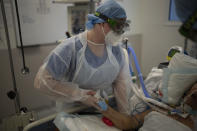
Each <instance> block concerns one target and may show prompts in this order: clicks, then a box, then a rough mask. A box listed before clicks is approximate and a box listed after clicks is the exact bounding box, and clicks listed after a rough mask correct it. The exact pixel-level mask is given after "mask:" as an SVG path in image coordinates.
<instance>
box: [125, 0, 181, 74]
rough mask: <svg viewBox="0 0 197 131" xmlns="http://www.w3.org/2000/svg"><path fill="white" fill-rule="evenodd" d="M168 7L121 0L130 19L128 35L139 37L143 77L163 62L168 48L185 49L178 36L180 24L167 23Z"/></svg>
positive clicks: (152, 0) (157, 0)
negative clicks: (179, 47) (177, 46)
mask: <svg viewBox="0 0 197 131" xmlns="http://www.w3.org/2000/svg"><path fill="white" fill-rule="evenodd" d="M169 3H170V0H123V5H124V6H125V8H126V11H127V14H128V18H129V19H131V34H136V33H139V34H141V35H142V49H141V67H142V72H143V75H144V76H147V74H148V72H150V70H151V68H152V67H153V66H157V65H158V64H159V63H161V62H164V61H166V55H167V52H168V50H169V49H170V47H172V46H173V45H179V46H182V47H183V45H184V38H183V37H182V36H181V35H180V34H179V33H178V28H179V26H180V24H179V23H178V24H177V23H174V22H169V21H168V14H169ZM133 44H138V43H133Z"/></svg>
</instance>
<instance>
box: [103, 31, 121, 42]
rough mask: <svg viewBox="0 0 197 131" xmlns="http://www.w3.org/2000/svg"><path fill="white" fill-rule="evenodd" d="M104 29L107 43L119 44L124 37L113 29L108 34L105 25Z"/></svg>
mask: <svg viewBox="0 0 197 131" xmlns="http://www.w3.org/2000/svg"><path fill="white" fill-rule="evenodd" d="M102 31H103V34H104V36H105V43H106V44H111V45H112V46H117V45H118V44H120V40H121V38H122V37H121V35H117V34H116V33H114V32H113V31H109V32H108V33H107V35H106V34H105V32H104V29H103V27H102Z"/></svg>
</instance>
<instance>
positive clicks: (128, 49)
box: [127, 46, 151, 98]
mask: <svg viewBox="0 0 197 131" xmlns="http://www.w3.org/2000/svg"><path fill="white" fill-rule="evenodd" d="M127 51H128V54H132V56H133V60H134V63H135V68H136V70H137V73H138V77H139V80H140V84H141V86H142V90H143V92H144V95H145V96H146V97H148V98H151V97H150V95H149V94H148V91H147V90H146V87H145V84H144V80H143V77H142V73H141V71H140V66H139V64H138V60H137V57H136V55H135V51H134V49H133V48H132V47H130V46H128V48H127ZM129 68H130V73H131V75H132V74H133V71H132V68H131V67H130V66H129Z"/></svg>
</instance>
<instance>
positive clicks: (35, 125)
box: [23, 105, 88, 131]
mask: <svg viewBox="0 0 197 131" xmlns="http://www.w3.org/2000/svg"><path fill="white" fill-rule="evenodd" d="M87 108H88V107H87V106H85V105H75V106H73V107H69V108H67V109H65V110H64V112H66V113H69V114H70V113H71V114H73V113H78V112H80V111H83V110H85V109H87ZM56 115H57V113H55V114H52V115H49V116H47V117H44V118H42V119H39V120H36V121H34V122H32V123H30V124H28V125H27V126H25V127H24V129H23V131H55V129H56V127H55V125H54V124H53V120H54V119H55V117H56Z"/></svg>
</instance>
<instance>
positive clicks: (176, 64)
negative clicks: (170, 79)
mask: <svg viewBox="0 0 197 131" xmlns="http://www.w3.org/2000/svg"><path fill="white" fill-rule="evenodd" d="M168 68H171V69H181V68H196V69H197V59H194V58H192V57H190V56H188V55H185V54H181V53H176V54H175V55H174V56H173V57H172V59H171V61H170V63H169V66H168Z"/></svg>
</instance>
